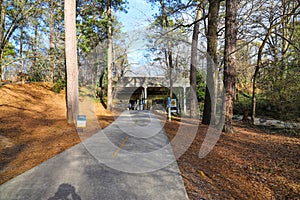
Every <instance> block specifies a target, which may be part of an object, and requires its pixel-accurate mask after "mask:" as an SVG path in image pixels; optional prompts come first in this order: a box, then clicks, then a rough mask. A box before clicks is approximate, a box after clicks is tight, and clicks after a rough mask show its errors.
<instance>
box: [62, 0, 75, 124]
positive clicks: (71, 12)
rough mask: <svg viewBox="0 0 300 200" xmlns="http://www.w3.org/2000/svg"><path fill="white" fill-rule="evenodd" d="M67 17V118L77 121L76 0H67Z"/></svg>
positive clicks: (72, 121)
mask: <svg viewBox="0 0 300 200" xmlns="http://www.w3.org/2000/svg"><path fill="white" fill-rule="evenodd" d="M64 12H65V13H64V19H65V59H66V71H67V120H68V123H69V124H72V123H74V122H75V121H76V118H77V114H78V67H77V47H76V46H77V42H76V1H75V0H66V1H65V4H64Z"/></svg>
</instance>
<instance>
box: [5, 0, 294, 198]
mask: <svg viewBox="0 0 300 200" xmlns="http://www.w3.org/2000/svg"><path fill="white" fill-rule="evenodd" d="M130 1H131V0H77V1H76V0H65V1H62V0H57V1H53V0H0V6H1V7H0V139H1V145H0V147H1V148H0V149H1V152H0V153H1V156H0V183H1V184H3V183H4V184H5V182H7V181H9V180H10V179H12V178H14V177H16V176H18V175H20V174H22V173H24V172H25V171H27V170H29V169H31V168H33V167H35V166H37V165H39V164H40V163H42V162H44V161H45V160H47V159H50V158H52V157H53V156H56V155H57V154H59V153H61V152H64V151H65V150H67V149H68V148H71V146H74V145H76V144H78V143H83V141H84V140H80V139H83V137H82V138H80V137H81V135H80V133H79V134H78V132H76V131H77V130H79V129H76V120H77V117H78V114H80V113H79V105H80V103H82V102H83V101H84V100H83V99H84V98H83V96H80V92H82V90H81V89H82V88H83V87H82V86H86V87H84V89H86V90H88V89H91V90H93V92H94V93H95V95H94V96H93V97H94V98H95V104H93V105H90V106H91V108H93V109H94V108H95V113H92V114H95V116H94V117H95V119H96V120H95V123H96V124H97V125H98V124H99V125H100V127H101V128H102V129H104V128H106V127H107V126H110V124H111V123H114V120H116V118H117V117H118V116H119V114H120V113H121V112H120V110H121V109H120V110H117V109H116V111H117V112H115V113H114V112H113V111H114V108H115V107H114V103H115V102H117V101H118V102H119V101H120V104H121V103H122V105H123V104H125V105H126V106H125V107H124V106H123V107H122V108H123V109H124V110H127V109H128V110H130V108H129V107H127V105H128V103H130V101H131V100H132V99H129V102H127V99H126V102H125V100H124V99H121V100H123V102H121V100H119V99H117V98H115V97H116V96H117V95H116V91H117V89H119V88H118V87H119V85H118V84H120V83H123V82H121V81H120V80H122V78H123V77H126V75H128V74H131V75H132V74H133V75H132V77H130V76H128V77H126V78H128V80H134V81H132V82H134V84H136V82H138V80H139V78H140V77H139V76H138V75H137V77H135V75H136V74H135V73H136V72H135V71H134V69H135V67H136V65H137V63H134V62H130V58H132V57H135V58H137V57H142V58H141V59H142V60H143V61H145V62H146V61H147V64H145V65H141V66H139V67H140V68H138V69H137V70H139V71H143V73H144V74H147V73H148V75H149V77H147V78H149V79H148V82H146V81H145V82H146V84H149V85H150V86H148V85H146V88H145V87H144V85H143V86H142V87H141V85H142V84H140V85H138V84H136V85H138V88H137V89H136V88H134V89H136V90H138V91H139V92H141V93H144V95H140V94H138V95H140V96H139V97H134V98H135V99H136V98H140V97H141V96H143V97H141V98H140V99H142V98H144V99H143V101H145V100H146V101H147V97H145V96H147V95H145V93H146V94H147V92H148V97H149V96H150V93H151V92H153V93H159V94H160V95H161V94H162V95H161V96H163V97H162V98H164V99H162V100H161V99H159V100H158V101H157V102H159V103H158V106H157V107H159V106H161V108H160V107H159V109H161V110H156V111H162V112H156V111H154V112H153V113H154V114H155V115H156V116H157V117H158V118H159V119H160V122H161V124H162V127H161V129H162V130H161V131H162V132H163V134H164V136H167V137H168V139H167V142H169V141H170V143H168V144H170V145H172V148H173V150H174V149H175V148H178V149H180V150H181V149H184V148H182V144H183V143H185V142H186V141H185V140H186V139H187V140H190V139H191V138H192V136H191V135H192V134H190V132H192V131H193V130H195V137H193V138H192V140H191V143H190V144H189V146H187V149H185V150H184V152H182V155H179V156H177V155H176V151H174V154H175V156H174V157H176V161H177V164H178V166H179V168H180V173H181V176H182V180H183V182H184V184H185V188H186V190H187V193H188V197H189V198H190V199H195V200H199V199H202V198H205V199H297V198H299V197H298V196H299V193H300V185H299V166H300V163H299V147H300V139H299V137H300V132H299V130H300V92H299V91H300V15H299V14H300V0H270V1H260V0H241V1H237V0H145V1H143V3H145V4H147V5H148V6H149V10H150V9H151V12H152V13H153V15H152V16H151V17H149V19H150V20H148V21H146V20H145V21H142V20H141V21H140V23H144V24H145V27H143V28H144V29H145V30H139V29H141V27H140V26H137V27H138V28H137V27H132V30H131V31H130V30H129V31H128V30H126V31H125V30H124V29H125V28H124V23H126V21H123V22H122V21H121V20H120V19H119V18H118V13H127V12H130V11H131V10H130V9H131V7H130V5H131V4H130V3H129V2H130ZM139 1H142V0H139ZM137 9H139V8H137ZM137 9H136V10H137ZM143 14H145V13H143ZM145 15H146V14H145ZM122 23H123V24H122ZM143 31H144V32H143ZM141 38H142V40H143V42H142V45H143V47H141V46H138V45H137V47H135V46H134V45H136V43H135V42H136V41H138V42H137V43H139V45H140V44H141V42H140V39H141ZM132 47H133V49H134V48H135V50H136V49H137V50H136V51H134V52H133V51H131V48H132ZM137 51H138V53H137ZM138 64H140V63H138ZM151 71H152V72H153V71H154V72H155V73H151ZM156 73H157V74H156ZM144 74H143V75H144ZM152 74H155V75H156V77H151V76H150V75H152ZM157 77H159V78H160V80H162V81H161V82H163V81H164V80H165V81H166V84H165V85H163V84H161V82H159V81H157V84H156V85H155V83H152V82H151V81H152V79H151V78H157ZM177 77H180V78H184V80H185V81H186V82H187V83H188V84H187V85H188V86H186V85H184V86H182V85H180V84H181V82H179V83H178V82H176V81H177V79H176V78H177ZM130 78H131V79H130ZM142 78H145V77H142ZM144 80H146V78H145V79H144ZM153 80H154V79H153ZM128 82H129V81H128ZM145 82H144V83H145ZM153 82H154V81H153ZM25 83H26V84H25ZM151 84H152V85H151ZM159 84H160V85H162V86H161V87H160V88H159V87H157V85H159ZM128 85H130V84H128ZM178 85H179V87H178ZM87 86H88V87H87ZM90 86H92V87H90ZM151 86H152V88H151V89H149V88H150V87H151ZM130 87H131V86H130ZM132 87H133V86H132ZM147 87H148V90H147ZM176 87H177V88H176ZM158 88H159V89H158ZM178 88H179V89H180V90H181V89H182V90H181V93H180V97H178V96H179V95H177V93H176V91H177V90H178ZM84 92H85V91H84ZM121 92H122V91H121ZM88 95H90V94H88ZM130 95H132V96H134V95H133V94H130ZM155 98H156V97H155ZM168 98H170V99H171V98H174V99H175V100H177V105H178V104H180V107H181V108H180V109H184V108H183V107H185V109H186V111H187V112H185V113H183V112H182V113H172V116H171V117H170V118H169V119H172V120H166V119H167V115H166V113H167V111H166V110H167V109H168V106H167V105H166V101H167V100H168ZM180 98H182V99H181V100H182V102H180V101H181V100H180ZM149 99H150V98H149ZM149 99H148V101H150V100H149ZM183 99H184V100H183ZM79 100H80V101H79ZM155 100H156V99H155ZM151 101H152V100H151ZM183 101H186V102H185V103H186V105H184V106H181V105H182V104H183ZM153 102H154V101H153ZM161 102H163V103H161ZM160 103H161V104H160ZM175 103H176V102H175ZM87 104H89V103H87ZM130 105H131V104H130ZM133 105H134V104H133ZM133 105H131V106H133ZM155 105H156V102H155ZM136 106H140V107H144V106H145V107H146V109H147V105H146V104H144V105H143V104H139V103H138V104H137V105H136ZM133 107H134V106H133ZM149 107H150V106H149ZM149 109H150V108H149ZM138 110H143V108H139V109H138ZM170 110H171V109H170ZM121 111H123V110H121ZM130 112H131V111H129V113H130ZM147 112H148V111H145V112H140V111H135V110H134V111H133V112H132V113H135V114H137V115H136V116H137V118H138V117H139V114H140V113H146V114H147ZM170 115H171V113H170ZM136 116H135V117H136ZM149 119H150V117H149ZM142 122H143V123H140V124H143V126H144V125H145V124H147V122H148V121H147V120H144V121H142ZM144 122H145V123H144ZM134 123H135V122H134ZM137 124H138V123H137ZM140 124H138V125H140ZM112 125H113V126H115V127H117V126H116V124H112ZM143 126H141V127H142V128H144V127H143ZM182 126H186V127H185V128H183V127H182ZM145 127H146V129H147V128H148V127H147V125H145ZM88 128H90V129H93V127H88ZM88 128H87V129H88ZM119 128H120V127H119ZM216 129H218V130H220V132H221V130H222V133H220V134H219V133H218V134H216V135H217V136H216V135H214V133H215V132H218V131H216ZM95 130H96V129H95ZM115 130H118V129H113V131H114V132H113V133H108V134H109V137H110V136H111V135H113V134H115V132H118V131H119V130H118V131H115ZM120 130H121V128H120ZM148 130H149V128H148V129H147V130H146V131H148ZM93 131H94V129H93ZM97 131H98V130H97ZM180 131H182V132H184V134H181V137H178V138H179V139H178V138H177V139H178V144H177V143H176V142H175V143H172V142H173V139H174V138H176V137H177V136H178V132H180ZM120 133H122V134H120V136H122V138H121V137H120V139H122V140H123V136H124V135H126V138H125V140H123V141H122V142H120V144H119V143H118V142H117V141H113V143H114V142H115V143H114V144H115V145H116V147H117V145H120V146H119V147H118V148H117V150H116V151H117V152H119V151H120V152H121V151H122V150H121V148H122V145H124V146H125V145H126V144H127V143H128V144H129V145H128V146H130V147H134V145H136V144H139V143H136V144H135V143H133V142H130V139H131V138H134V139H135V137H134V136H131V135H130V136H128V135H127V133H126V132H125V131H123V132H120ZM91 134H94V133H91ZM91 134H90V135H91ZM90 135H88V136H90ZM151 137H152V136H151ZM151 137H150V138H151ZM216 138H217V139H216ZM84 139H85V138H84ZM138 139H140V138H138ZM144 139H145V138H141V140H144ZM146 139H147V138H146ZM214 139H216V140H215V141H213V140H214ZM124 141H125V142H124ZM126 141H127V143H126ZM181 142H182V143H181ZM149 143H150V142H149ZM152 143H155V142H151V144H152ZM99 144H100V143H99ZM101 144H102V143H101ZM154 145H156V144H154ZM176 145H177V146H176ZM95 146H96V145H95ZM137 146H138V145H137ZM141 146H142V145H141ZM125 147H127V146H125ZM85 148H86V149H87V150H88V148H87V147H86V146H85ZM142 148H144V149H143V151H144V150H149V149H147V147H144V146H142ZM123 149H124V148H123ZM129 149H130V148H129ZM201 149H209V150H207V151H205V155H203V156H202V157H201V155H200V152H201ZM150 150H152V148H150ZM135 151H136V152H138V150H136V149H135ZM135 151H134V152H135ZM128 152H129V151H128ZM132 152H133V151H132ZM142 153H147V152H142ZM76 155H77V154H76ZM172 156H173V154H172V155H171V156H170V157H172ZM78 158H79V157H76V158H74V159H78ZM80 158H81V157H80ZM95 158H96V157H95ZM68 161H69V160H68ZM70 161H71V163H70V165H74V166H77V164H78V163H76V162H74V163H73V161H72V160H71V159H70ZM138 162H140V161H138ZM138 162H137V163H138ZM134 164H135V163H134ZM146 164H147V162H146ZM120 166H121V165H120ZM135 167H138V166H135ZM62 168H65V169H64V170H66V171H67V170H69V169H68V168H67V167H64V166H62ZM78 169H79V168H78ZM80 169H83V167H82V168H80ZM103 169H104V171H105V173H108V171H106V170H105V167H103ZM55 170H56V169H55ZM162 170H165V168H163V169H162ZM33 171H34V170H33ZM79 171H80V170H79ZM82 171H85V172H86V169H85V168H84V170H82ZM166 171H167V170H166ZM62 172H65V171H62ZM76 173H77V171H76ZM126 173H127V172H126ZM171 173H173V171H171ZM70 174H71V173H70ZM108 174H109V175H108V178H110V177H109V176H114V175H117V174H110V173H108ZM173 174H175V173H173ZM71 175H72V174H71ZM93 175H94V174H93V173H91V174H89V175H88V176H89V177H90V176H93ZM129 175H130V176H131V174H129ZM177 175H178V174H177ZM134 176H135V175H134ZM143 176H144V174H142V176H141V177H142V178H143ZM78 177H79V176H78ZM99 177H100V176H99ZM132 177H133V176H132ZM166 177H167V178H168V176H166ZM62 178H63V177H62ZM118 178H119V177H118ZM155 178H157V177H155ZM53 179H54V178H53ZM75 179H77V178H76V177H75ZM78 179H79V178H78ZM84 179H85V178H84ZM62 180H63V179H62ZM105 180H106V179H105ZM116 180H118V179H116ZM142 180H143V179H142ZM45 181H48V179H45ZM99 181H102V179H101V180H99ZM126 181H127V180H126ZM143 181H144V180H143ZM26 184H27V183H26ZM101 184H102V183H101ZM101 184H99V185H97V184H94V185H97V186H99V187H102V185H101ZM105 184H106V183H105ZM108 184H110V183H108ZM120 184H121V185H122V188H123V185H125V186H124V187H126V183H124V184H123V182H120ZM37 185H38V184H37ZM26 186H27V185H26ZM109 186H110V185H109ZM12 188H14V187H12ZM174 188H175V187H173V185H171V192H172V191H174V190H175V189H176V188H175V189H174ZM47 189H48V188H47ZM78 189H79V190H80V189H81V190H86V188H84V187H81V188H80V187H79V188H77V190H78ZM150 189H151V188H150ZM159 189H160V188H159ZM16 191H17V190H16ZM86 191H87V192H89V191H88V190H86ZM94 192H98V193H99V191H94ZM122 192H123V191H122ZM126 192H128V191H126ZM134 192H135V191H129V193H130V195H132V194H134ZM122 194H123V193H122ZM17 195H19V194H17ZM131 197H132V196H131ZM66 198H67V197H66ZM124 198H126V197H125V196H124Z"/></svg>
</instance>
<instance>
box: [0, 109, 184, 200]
mask: <svg viewBox="0 0 300 200" xmlns="http://www.w3.org/2000/svg"><path fill="white" fill-rule="evenodd" d="M170 163H171V164H170ZM0 199H1V200H2V199H3V200H9V199H26V200H34V199H37V200H40V199H46V200H58V199H73V200H79V199H82V200H93V199H95V200H102V199H104V200H106V199H107V200H115V199H116V200H123V199H124V200H125V199H128V200H133V199H141V200H147V199H155V200H160V199H172V200H177V199H178V200H184V199H188V197H187V194H186V191H185V188H184V185H183V181H182V178H181V175H180V172H179V169H178V165H177V163H176V161H175V157H174V154H173V151H172V148H171V146H170V145H169V142H168V138H167V137H166V134H165V132H164V130H163V128H162V125H161V123H160V122H159V120H158V119H157V118H156V117H155V115H153V114H151V113H150V112H145V111H143V112H142V111H139V112H138V111H133V112H129V111H125V112H123V113H122V115H121V116H120V117H119V118H118V119H117V120H116V121H115V122H114V123H112V124H111V125H110V126H109V127H107V128H106V129H104V130H102V131H99V132H98V133H96V134H94V135H93V136H91V137H89V138H87V139H86V140H84V141H83V142H82V143H80V144H78V145H76V146H74V147H72V148H71V149H69V150H67V151H65V152H63V153H61V154H59V155H57V156H56V157H54V158H52V159H50V160H48V161H46V162H44V163H42V164H40V165H39V166H37V167H35V168H33V169H31V170H29V171H27V172H25V173H24V174H21V175H20V176H18V177H16V178H14V179H12V180H10V181H8V182H6V183H4V184H3V185H1V186H0Z"/></svg>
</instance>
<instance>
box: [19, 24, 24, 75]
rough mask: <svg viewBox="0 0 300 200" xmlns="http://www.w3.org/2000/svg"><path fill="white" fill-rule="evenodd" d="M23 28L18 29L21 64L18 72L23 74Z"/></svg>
mask: <svg viewBox="0 0 300 200" xmlns="http://www.w3.org/2000/svg"><path fill="white" fill-rule="evenodd" d="M23 32H24V30H23V26H21V28H20V62H21V69H20V72H21V73H22V72H23V69H24V62H23Z"/></svg>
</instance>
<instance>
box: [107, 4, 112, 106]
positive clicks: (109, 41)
mask: <svg viewBox="0 0 300 200" xmlns="http://www.w3.org/2000/svg"><path fill="white" fill-rule="evenodd" d="M107 17H108V22H107V23H108V25H107V45H108V48H107V78H108V84H107V109H108V110H112V101H113V96H112V89H113V88H112V87H113V86H112V70H113V69H112V48H113V47H112V46H113V40H112V18H111V0H108V2H107Z"/></svg>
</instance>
